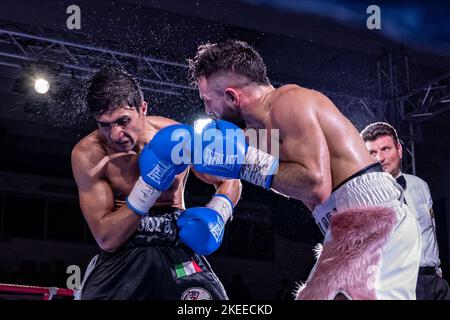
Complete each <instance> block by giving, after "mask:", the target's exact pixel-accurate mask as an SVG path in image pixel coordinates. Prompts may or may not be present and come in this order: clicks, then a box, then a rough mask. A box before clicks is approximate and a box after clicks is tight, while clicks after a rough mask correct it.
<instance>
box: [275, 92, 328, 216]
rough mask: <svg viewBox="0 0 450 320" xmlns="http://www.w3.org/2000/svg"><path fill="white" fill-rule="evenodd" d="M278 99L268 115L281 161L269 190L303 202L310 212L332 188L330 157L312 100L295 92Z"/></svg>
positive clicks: (324, 198)
mask: <svg viewBox="0 0 450 320" xmlns="http://www.w3.org/2000/svg"><path fill="white" fill-rule="evenodd" d="M278 100H279V101H277V102H278V103H279V105H277V107H276V108H274V110H273V111H272V114H271V116H272V121H273V123H274V127H276V128H279V130H280V139H281V141H282V142H283V143H282V145H281V148H280V154H281V156H282V158H283V161H282V162H280V166H279V168H278V172H277V173H276V175H275V176H274V179H273V181H272V185H271V188H272V189H274V190H275V191H277V192H280V193H282V194H285V195H287V196H289V197H293V198H295V199H298V200H301V201H303V202H304V203H305V204H307V205H308V207H309V208H310V209H311V208H312V207H314V206H316V205H318V204H320V203H322V202H324V201H325V200H326V199H327V198H328V197H329V196H330V193H331V188H332V187H331V186H332V182H331V180H332V178H331V170H330V155H329V151H328V145H327V142H326V139H325V137H324V134H323V131H322V128H321V126H320V124H319V121H318V119H317V116H316V111H315V106H314V103H315V101H314V99H312V98H311V97H309V96H307V97H304V96H303V95H302V94H301V92H296V91H294V92H291V93H288V94H287V96H285V97H282V98H279V99H278Z"/></svg>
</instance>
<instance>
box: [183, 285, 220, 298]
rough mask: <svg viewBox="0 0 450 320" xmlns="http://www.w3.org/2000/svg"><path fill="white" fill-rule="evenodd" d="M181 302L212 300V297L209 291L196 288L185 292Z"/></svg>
mask: <svg viewBox="0 0 450 320" xmlns="http://www.w3.org/2000/svg"><path fill="white" fill-rule="evenodd" d="M181 300H212V296H211V294H210V293H209V292H208V291H207V290H205V289H203V288H198V287H195V288H189V289H187V290H186V291H185V292H183V295H182V296H181Z"/></svg>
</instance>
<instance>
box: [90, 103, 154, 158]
mask: <svg viewBox="0 0 450 320" xmlns="http://www.w3.org/2000/svg"><path fill="white" fill-rule="evenodd" d="M141 109H142V110H140V112H138V111H137V110H136V108H134V107H130V106H125V107H120V108H116V109H114V110H112V111H109V112H105V113H103V114H101V115H99V116H97V117H95V119H96V120H97V124H98V129H99V132H100V134H101V135H102V136H103V137H104V139H105V140H106V142H107V143H108V145H110V146H111V147H112V148H114V149H116V150H117V151H120V152H128V151H131V150H132V149H133V148H134V146H135V145H136V143H137V141H138V139H139V137H140V136H141V133H142V129H143V121H142V119H143V118H145V114H146V110H147V105H146V103H145V102H144V103H143V106H141ZM144 109H145V110H144Z"/></svg>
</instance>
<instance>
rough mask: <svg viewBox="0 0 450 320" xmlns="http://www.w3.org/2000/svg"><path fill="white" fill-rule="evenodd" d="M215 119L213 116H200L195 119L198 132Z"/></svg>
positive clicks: (195, 128) (195, 127)
mask: <svg viewBox="0 0 450 320" xmlns="http://www.w3.org/2000/svg"><path fill="white" fill-rule="evenodd" d="M211 121H213V120H212V119H211V118H200V119H197V120H195V121H194V130H195V132H196V133H201V132H202V131H203V128H205V127H206V126H207V125H208V124H209V123H211Z"/></svg>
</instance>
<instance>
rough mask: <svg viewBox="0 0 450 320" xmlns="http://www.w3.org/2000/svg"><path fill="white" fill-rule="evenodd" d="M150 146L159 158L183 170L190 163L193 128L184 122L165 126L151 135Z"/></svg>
mask: <svg viewBox="0 0 450 320" xmlns="http://www.w3.org/2000/svg"><path fill="white" fill-rule="evenodd" d="M150 148H151V149H152V150H154V151H155V153H156V154H157V155H158V157H159V158H160V159H161V160H163V161H165V162H168V163H172V164H174V165H176V168H177V169H178V170H181V171H183V170H184V169H186V168H187V166H188V165H189V164H191V152H192V151H191V150H192V149H193V129H192V127H191V126H188V125H185V124H174V125H170V126H167V127H165V128H163V129H161V130H159V131H158V133H157V134H156V135H155V136H154V137H153V139H152V141H150ZM181 171H180V172H181ZM180 172H179V173H180Z"/></svg>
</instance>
